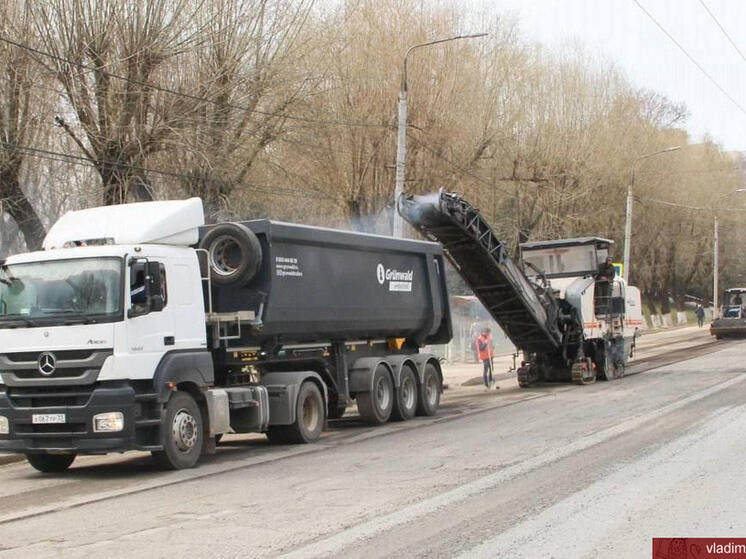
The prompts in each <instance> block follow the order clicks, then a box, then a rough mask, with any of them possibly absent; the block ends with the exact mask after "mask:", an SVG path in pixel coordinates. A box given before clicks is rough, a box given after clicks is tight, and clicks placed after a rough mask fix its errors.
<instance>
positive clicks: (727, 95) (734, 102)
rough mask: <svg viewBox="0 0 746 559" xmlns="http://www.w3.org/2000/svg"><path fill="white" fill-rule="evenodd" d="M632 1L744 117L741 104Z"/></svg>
mask: <svg viewBox="0 0 746 559" xmlns="http://www.w3.org/2000/svg"><path fill="white" fill-rule="evenodd" d="M632 1H633V2H634V3H635V4H637V7H638V8H640V9H641V10H642V11H643V13H644V14H645V15H646V16H648V17H649V18H650V20H651V21H652V22H653V23H654V24H655V25H656V26H657V27H658V29H660V30H661V31H663V33H664V34H665V35H666V37H668V38H669V39H670V40H671V42H672V43H673V44H675V45H676V46H677V47H678V48H679V50H680V51H681V52H683V53H684V54H685V55H686V57H687V58H688V59H689V60H690V61H691V62H692V64H694V65H695V66H696V67H697V68H698V69H699V71H700V72H702V74H704V76H705V77H706V78H707V79H708V80H710V81H711V82H712V84H713V85H714V86H715V87H717V88H718V89H719V90H720V92H721V93H722V94H723V95H725V96H726V97H727V98H728V99H729V100H730V102H731V103H733V105H735V106H736V107H737V108H738V110H739V111H741V112H742V113H743V114H744V115H746V109H745V108H744V107H743V105H741V104H740V103H739V102H738V101H736V99H735V98H734V97H733V96H732V95H731V94H730V93H728V92H727V91H726V90H725V88H724V87H723V86H722V85H720V84H719V83H718V82H717V81H716V80H715V78H713V77H712V76H711V75H710V73H709V72H708V71H707V70H705V69H704V67H703V66H702V65H701V64H700V63H699V62H697V60H696V59H695V58H694V57H693V56H692V55H691V54H689V52H688V51H687V50H686V49H685V48H684V47H683V46H681V43H679V42H678V41H677V40H676V39H675V38H674V36H673V35H671V34H670V33H669V32H668V31H667V30H666V28H665V27H663V26H662V25H661V24H660V23H658V20H657V19H655V18H654V17H653V15H652V14H651V13H650V12H648V11H647V10H646V9H645V7H644V6H643V5H642V4H640V1H639V0H632Z"/></svg>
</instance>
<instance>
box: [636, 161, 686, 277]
mask: <svg viewBox="0 0 746 559" xmlns="http://www.w3.org/2000/svg"><path fill="white" fill-rule="evenodd" d="M680 149H681V147H680V146H674V147H670V148H666V149H662V150H659V151H654V152H653V153H647V154H645V155H641V156H640V157H638V158H637V159H635V160H634V161H633V162H632V173H631V177H630V181H629V186H628V187H627V214H626V218H625V220H624V273H623V276H622V277H623V278H624V281H625V282H628V281H629V251H630V243H631V240H632V201H633V199H632V187H633V186H634V185H635V166H636V165H637V163H638V162H639V161H642V160H643V159H647V158H649V157H653V156H655V155H660V154H661V153H668V152H670V151H678V150H680Z"/></svg>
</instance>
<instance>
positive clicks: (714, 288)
mask: <svg viewBox="0 0 746 559" xmlns="http://www.w3.org/2000/svg"><path fill="white" fill-rule="evenodd" d="M712 250H713V251H714V253H713V255H712V318H713V319H714V318H716V317H715V313H717V312H718V216H717V214H715V228H714V236H713V243H712Z"/></svg>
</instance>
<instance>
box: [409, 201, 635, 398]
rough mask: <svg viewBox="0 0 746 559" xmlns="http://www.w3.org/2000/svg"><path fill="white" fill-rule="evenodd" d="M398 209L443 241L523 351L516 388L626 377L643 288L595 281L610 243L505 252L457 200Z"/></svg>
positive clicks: (578, 241)
mask: <svg viewBox="0 0 746 559" xmlns="http://www.w3.org/2000/svg"><path fill="white" fill-rule="evenodd" d="M398 211H399V213H400V214H401V215H402V217H403V218H404V219H405V220H406V221H408V222H409V223H410V224H411V225H412V226H413V227H415V228H416V229H417V230H418V231H420V233H421V234H422V235H424V236H425V237H426V238H428V239H430V240H435V241H438V242H439V243H441V244H442V246H443V249H444V252H445V253H446V255H447V257H448V258H449V260H450V261H451V263H452V264H453V265H454V266H455V268H456V270H457V271H458V272H459V274H460V275H461V277H462V278H463V279H464V281H465V282H466V283H467V284H468V285H469V286H470V287H471V289H472V290H473V291H474V294H475V295H476V296H477V298H478V299H479V300H480V301H481V302H482V304H483V305H484V306H485V308H486V309H487V310H488V312H489V313H490V314H491V315H492V317H493V318H494V319H495V321H496V322H497V323H498V324H499V325H500V326H501V327H502V329H503V330H504V331H505V334H506V335H507V336H508V338H510V340H511V341H512V342H513V345H515V347H516V349H517V350H519V351H521V352H522V353H523V359H522V362H521V365H520V367H519V368H518V370H517V374H518V382H519V384H520V386H521V387H528V386H531V385H533V384H536V383H539V382H543V381H572V382H574V383H576V384H590V383H593V382H595V381H596V379H597V378H600V379H603V380H612V379H615V378H619V377H622V376H624V371H625V366H626V364H627V362H628V360H629V359H630V358H631V357H632V356H633V354H634V349H635V340H636V338H637V335H638V333H639V329H640V327H641V326H642V323H643V322H642V321H643V317H642V306H641V301H640V291H639V290H638V289H637V288H636V287H632V286H630V285H627V283H626V282H625V281H624V280H623V279H622V278H620V277H614V278H613V279H610V281H605V280H602V279H601V278H599V277H598V274H597V271H598V268H599V264H600V263H602V262H604V261H605V259H606V257H607V256H608V254H609V249H610V248H611V245H612V244H613V241H611V240H609V239H603V238H599V237H582V238H574V239H561V240H553V241H543V242H532V243H524V244H523V245H521V250H522V255H523V257H522V261H521V262H515V261H514V260H513V259H512V258H511V257H510V256H509V250H508V247H507V246H506V245H505V243H503V242H502V241H501V240H500V239H498V238H497V236H496V235H495V233H494V232H493V231H492V229H491V228H490V226H489V225H488V224H487V222H486V221H485V219H484V218H483V217H482V216H481V215H480V213H479V210H478V209H476V208H474V207H473V206H471V205H470V204H469V203H468V202H467V201H465V200H464V199H463V198H461V197H460V196H458V195H457V194H453V193H448V192H444V191H440V192H439V193H437V194H430V195H424V196H416V195H412V196H404V197H402V198H400V199H399V202H398Z"/></svg>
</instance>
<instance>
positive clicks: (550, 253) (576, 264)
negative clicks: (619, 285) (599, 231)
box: [523, 245, 606, 277]
mask: <svg viewBox="0 0 746 559" xmlns="http://www.w3.org/2000/svg"><path fill="white" fill-rule="evenodd" d="M596 252H597V251H596V247H594V246H593V245H585V246H569V247H552V248H544V249H531V250H524V251H523V261H524V262H525V263H527V264H529V266H528V267H527V268H528V269H527V270H526V273H527V275H529V276H531V275H535V274H536V273H537V270H538V271H540V272H541V273H543V274H545V275H546V276H547V277H552V276H573V275H578V276H581V275H584V274H592V273H594V272H595V271H596V270H597V269H598V262H599V260H598V259H599V258H601V260H600V261H601V262H602V261H603V259H605V258H606V251H605V250H604V251H603V254H602V253H601V251H599V254H598V255H597V254H596Z"/></svg>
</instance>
